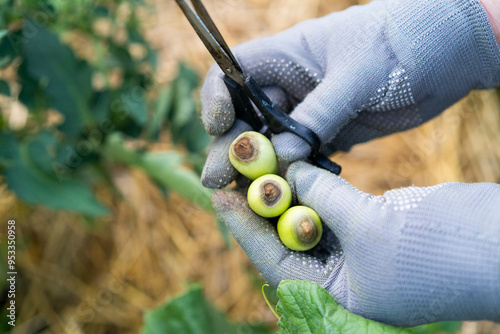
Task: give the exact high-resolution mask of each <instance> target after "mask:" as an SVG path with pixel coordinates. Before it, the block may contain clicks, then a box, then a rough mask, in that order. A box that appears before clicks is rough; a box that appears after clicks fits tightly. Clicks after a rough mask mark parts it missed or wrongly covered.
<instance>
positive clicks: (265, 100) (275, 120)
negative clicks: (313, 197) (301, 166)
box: [224, 76, 341, 175]
mask: <svg viewBox="0 0 500 334" xmlns="http://www.w3.org/2000/svg"><path fill="white" fill-rule="evenodd" d="M224 82H225V84H226V87H227V88H228V90H229V93H230V95H231V99H232V101H233V104H234V109H235V112H236V117H237V118H239V119H241V120H243V121H245V122H246V123H248V124H249V125H250V126H251V127H252V128H253V129H254V130H256V131H259V130H260V129H261V128H262V126H263V121H262V120H261V118H260V117H259V115H258V114H257V113H256V111H255V109H254V108H253V106H252V104H251V103H250V100H251V101H252V102H253V103H254V104H255V106H256V107H257V109H258V110H259V111H260V113H261V114H262V116H263V117H264V119H265V121H266V125H267V126H268V128H269V129H270V130H271V131H272V133H282V132H291V133H293V134H295V135H297V136H299V137H300V138H302V139H303V140H305V141H306V142H307V143H308V144H309V145H310V146H311V155H310V156H309V160H310V161H311V163H313V164H314V165H315V166H318V167H320V168H323V169H326V170H328V171H330V172H332V173H334V174H336V175H339V174H340V171H341V167H340V166H339V165H338V164H336V163H335V162H333V161H331V160H330V159H329V158H328V157H327V156H325V155H324V154H322V153H320V152H319V151H320V149H321V142H320V140H319V138H318V136H317V135H316V133H314V132H313V131H311V130H309V129H308V128H307V127H305V126H304V125H302V124H300V123H299V122H297V121H296V120H294V119H293V118H291V117H290V116H288V115H287V114H286V113H284V112H283V111H282V110H280V109H279V108H278V107H277V106H276V105H275V104H274V103H273V102H272V101H271V100H270V99H269V97H268V96H267V95H266V94H265V93H264V91H263V90H262V89H261V88H260V86H259V85H258V84H257V82H255V80H254V79H253V78H252V77H250V76H248V77H247V78H246V79H245V84H244V86H243V87H242V86H240V85H238V84H237V83H236V82H235V81H234V80H232V79H231V78H229V77H228V76H224ZM245 95H246V96H245ZM247 96H248V97H249V98H250V100H249V99H248V98H247ZM267 134H268V133H267Z"/></svg>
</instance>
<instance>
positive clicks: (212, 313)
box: [141, 285, 271, 334]
mask: <svg viewBox="0 0 500 334" xmlns="http://www.w3.org/2000/svg"><path fill="white" fill-rule="evenodd" d="M141 333H142V334H170V333H172V334H177V333H182V334H214V333H221V334H236V333H248V334H270V333H271V331H270V330H269V329H268V328H266V327H263V326H252V325H247V324H240V325H238V324H233V323H231V322H229V321H228V320H227V319H226V317H225V316H224V315H223V314H222V313H221V312H220V311H218V310H217V309H216V308H215V307H214V306H213V305H212V304H211V303H210V302H209V301H208V300H207V299H206V298H205V296H204V295H203V290H202V288H201V286H199V285H195V286H192V287H191V288H190V289H189V291H188V292H187V293H185V294H184V295H181V296H179V297H176V298H173V299H171V300H170V301H168V302H167V303H165V304H164V305H162V306H159V307H158V308H156V309H154V310H151V311H148V312H146V314H145V316H144V326H143V328H142V331H141Z"/></svg>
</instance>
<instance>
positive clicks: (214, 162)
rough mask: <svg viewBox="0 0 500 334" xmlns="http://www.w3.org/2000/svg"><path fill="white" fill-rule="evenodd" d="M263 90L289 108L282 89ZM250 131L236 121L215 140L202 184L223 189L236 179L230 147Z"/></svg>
mask: <svg viewBox="0 0 500 334" xmlns="http://www.w3.org/2000/svg"><path fill="white" fill-rule="evenodd" d="M224 89H225V87H224ZM263 90H264V92H265V93H266V94H268V96H269V97H270V98H271V99H272V100H273V101H275V103H276V104H277V105H278V106H280V107H282V108H285V107H287V105H288V101H287V97H286V94H285V92H284V91H283V90H282V89H280V88H278V87H265V88H263ZM250 130H252V128H250V126H249V125H247V124H246V123H245V122H243V121H241V120H236V121H235V122H234V123H233V126H232V128H231V129H230V130H229V131H228V132H226V133H224V134H222V135H221V136H219V137H217V138H215V140H214V141H213V143H212V145H211V146H210V150H209V153H208V158H207V161H206V162H205V166H204V168H203V172H202V175H201V182H202V184H203V185H204V186H205V187H208V188H223V187H225V186H226V185H228V184H229V183H231V182H232V181H233V180H234V179H235V178H236V176H237V175H238V172H237V171H236V169H235V168H234V167H233V166H232V165H231V162H230V161H229V157H228V152H229V147H230V146H231V143H232V142H233V140H234V139H236V137H238V136H239V135H240V134H241V133H242V132H245V131H250Z"/></svg>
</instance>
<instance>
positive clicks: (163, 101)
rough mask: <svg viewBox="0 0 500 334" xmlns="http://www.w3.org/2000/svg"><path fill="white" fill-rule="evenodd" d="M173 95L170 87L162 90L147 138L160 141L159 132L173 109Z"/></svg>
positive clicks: (146, 133) (146, 134) (147, 129)
mask: <svg viewBox="0 0 500 334" xmlns="http://www.w3.org/2000/svg"><path fill="white" fill-rule="evenodd" d="M173 93H174V91H173V89H172V86H170V85H169V86H165V87H162V88H161V90H160V92H159V95H158V100H157V101H156V105H155V109H154V114H153V117H152V118H151V120H150V121H149V122H148V124H147V126H146V129H145V136H146V137H147V138H154V139H158V135H159V132H160V130H161V128H162V126H163V124H164V123H165V120H166V119H167V118H168V115H169V113H170V112H171V111H172V108H173V100H174V99H173V97H174V96H173Z"/></svg>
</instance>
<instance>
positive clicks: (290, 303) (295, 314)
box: [277, 281, 412, 334]
mask: <svg viewBox="0 0 500 334" xmlns="http://www.w3.org/2000/svg"><path fill="white" fill-rule="evenodd" d="M278 297H279V299H280V300H279V302H278V306H277V311H278V312H279V313H281V315H282V316H281V319H280V320H279V321H278V325H279V326H281V327H282V330H281V331H280V333H300V334H307V333H339V334H342V333H356V334H363V333H366V334H372V333H383V334H407V333H408V334H409V333H412V332H411V331H410V330H409V329H405V328H396V327H392V326H388V325H385V324H382V323H379V322H375V321H372V320H368V319H365V318H363V317H360V316H358V315H355V314H352V313H350V312H348V311H346V310H345V309H344V308H343V307H342V306H340V305H339V304H338V303H337V302H336V300H335V298H333V296H332V295H331V294H329V293H328V292H327V291H326V290H325V289H324V288H323V287H321V286H320V285H318V284H315V283H312V282H307V281H282V282H281V284H280V285H279V286H278Z"/></svg>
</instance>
